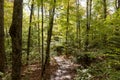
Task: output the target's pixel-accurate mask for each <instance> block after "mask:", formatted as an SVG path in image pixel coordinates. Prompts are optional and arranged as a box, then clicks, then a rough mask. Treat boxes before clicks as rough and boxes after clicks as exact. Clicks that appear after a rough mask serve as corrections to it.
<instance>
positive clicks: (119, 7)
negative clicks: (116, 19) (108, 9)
mask: <svg viewBox="0 0 120 80" xmlns="http://www.w3.org/2000/svg"><path fill="white" fill-rule="evenodd" d="M118 9H120V0H118Z"/></svg>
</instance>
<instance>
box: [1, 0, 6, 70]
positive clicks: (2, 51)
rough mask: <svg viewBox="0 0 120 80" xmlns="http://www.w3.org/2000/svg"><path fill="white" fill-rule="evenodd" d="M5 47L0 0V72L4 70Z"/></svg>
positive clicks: (2, 4)
mask: <svg viewBox="0 0 120 80" xmlns="http://www.w3.org/2000/svg"><path fill="white" fill-rule="evenodd" d="M5 59H6V58H5V45H4V0H0V72H4V68H5Z"/></svg>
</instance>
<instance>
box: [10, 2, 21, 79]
mask: <svg viewBox="0 0 120 80" xmlns="http://www.w3.org/2000/svg"><path fill="white" fill-rule="evenodd" d="M22 3H23V0H14V8H13V17H12V24H11V27H10V36H11V38H12V74H11V75H12V80H21V56H22V16H23V14H22V13H23V11H22V9H23V5H22Z"/></svg>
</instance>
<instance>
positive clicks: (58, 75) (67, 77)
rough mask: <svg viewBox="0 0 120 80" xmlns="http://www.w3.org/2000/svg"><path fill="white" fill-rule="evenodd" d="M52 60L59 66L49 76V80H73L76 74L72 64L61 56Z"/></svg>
mask: <svg viewBox="0 0 120 80" xmlns="http://www.w3.org/2000/svg"><path fill="white" fill-rule="evenodd" d="M54 59H55V60H56V63H57V64H58V65H59V66H58V69H57V70H56V71H55V73H54V74H53V75H51V80H74V77H75V73H76V71H75V65H74V63H73V62H71V60H70V59H66V58H65V57H63V56H58V57H54Z"/></svg>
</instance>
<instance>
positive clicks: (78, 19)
mask: <svg viewBox="0 0 120 80" xmlns="http://www.w3.org/2000/svg"><path fill="white" fill-rule="evenodd" d="M79 3H80V2H79V0H76V41H77V43H78V46H77V47H78V48H80V17H81V15H80V12H79V7H80V5H79Z"/></svg>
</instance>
